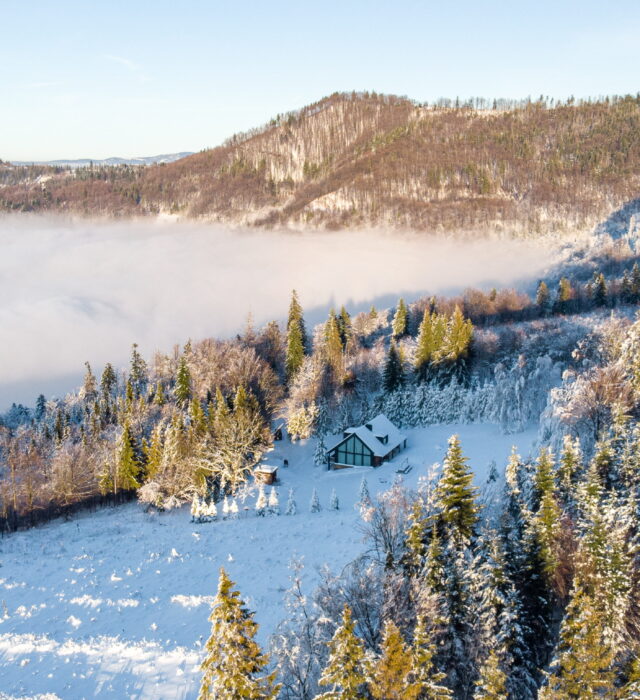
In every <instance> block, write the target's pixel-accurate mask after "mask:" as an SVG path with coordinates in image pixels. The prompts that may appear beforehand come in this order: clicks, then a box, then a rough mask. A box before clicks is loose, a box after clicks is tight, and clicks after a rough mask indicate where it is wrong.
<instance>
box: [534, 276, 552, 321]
mask: <svg viewBox="0 0 640 700" xmlns="http://www.w3.org/2000/svg"><path fill="white" fill-rule="evenodd" d="M549 298H550V295H549V287H547V283H546V282H545V281H544V280H541V281H540V284H538V291H537V292H536V306H537V307H538V309H539V310H540V313H542V314H546V313H547V312H548V311H549Z"/></svg>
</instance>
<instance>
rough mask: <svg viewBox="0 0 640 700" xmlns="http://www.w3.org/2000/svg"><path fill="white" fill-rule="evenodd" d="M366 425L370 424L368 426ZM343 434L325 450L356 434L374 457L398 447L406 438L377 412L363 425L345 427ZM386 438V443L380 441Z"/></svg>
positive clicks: (329, 450) (386, 453)
mask: <svg viewBox="0 0 640 700" xmlns="http://www.w3.org/2000/svg"><path fill="white" fill-rule="evenodd" d="M367 426H371V428H368V427H367ZM344 432H345V436H343V437H341V438H340V439H338V440H336V442H335V443H334V444H333V445H332V446H331V447H330V448H329V449H328V450H327V452H331V451H332V450H335V448H336V447H337V446H338V445H339V444H340V443H342V442H344V441H345V440H346V439H347V438H348V437H349V436H350V435H357V436H358V438H360V440H361V441H362V442H363V443H364V444H365V445H366V446H367V447H368V448H369V449H370V450H371V452H373V454H374V456H376V457H384V456H385V455H388V454H389V452H391V450H393V449H395V448H396V447H398V445H400V444H402V442H404V440H405V439H406V436H405V435H402V434H401V433H400V431H399V430H398V429H397V428H396V426H395V425H394V424H393V423H392V422H391V421H390V420H389V419H388V418H387V417H386V416H385V415H384V414H382V413H379V414H378V415H377V416H376V417H375V418H373V419H372V420H370V421H367V423H365V424H364V425H359V426H357V427H355V428H347V429H346V430H345V431H344ZM385 437H386V438H387V441H386V443H384V442H382V441H383V440H384V438H385Z"/></svg>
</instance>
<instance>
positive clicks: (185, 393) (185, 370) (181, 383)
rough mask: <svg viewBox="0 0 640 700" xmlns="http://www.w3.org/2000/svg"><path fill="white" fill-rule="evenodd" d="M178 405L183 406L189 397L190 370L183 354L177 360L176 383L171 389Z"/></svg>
mask: <svg viewBox="0 0 640 700" xmlns="http://www.w3.org/2000/svg"><path fill="white" fill-rule="evenodd" d="M173 393H174V396H175V397H176V403H177V404H178V406H180V407H182V408H184V407H186V406H187V404H188V403H189V400H190V399H191V372H190V371H189V366H188V365H187V360H186V358H185V356H184V355H182V357H181V358H180V361H179V362H178V372H177V374H176V385H175V388H174V390H173Z"/></svg>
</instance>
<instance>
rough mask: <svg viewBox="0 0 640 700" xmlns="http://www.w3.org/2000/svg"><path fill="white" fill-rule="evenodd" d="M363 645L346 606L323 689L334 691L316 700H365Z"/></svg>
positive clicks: (336, 632)
mask: <svg viewBox="0 0 640 700" xmlns="http://www.w3.org/2000/svg"><path fill="white" fill-rule="evenodd" d="M364 661H365V653H364V644H363V642H362V640H360V639H359V638H358V637H357V636H356V633H355V625H354V622H353V619H352V616H351V609H350V608H349V606H347V605H345V607H344V611H343V613H342V623H341V624H340V626H339V627H338V629H337V630H336V631H335V634H334V635H333V639H332V640H331V641H330V642H329V660H328V663H327V666H326V668H325V669H324V671H323V672H322V676H321V677H320V680H319V681H318V682H319V684H320V685H323V686H331V690H330V691H328V692H326V693H322V694H321V695H318V696H316V700H363V698H364V697H366V696H365V695H364V686H365V682H366V677H365V669H364Z"/></svg>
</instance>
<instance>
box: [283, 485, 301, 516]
mask: <svg viewBox="0 0 640 700" xmlns="http://www.w3.org/2000/svg"><path fill="white" fill-rule="evenodd" d="M297 512H298V506H297V505H296V501H295V498H294V496H293V489H289V498H288V499H287V509H286V510H285V512H284V514H285V515H295V514H296V513H297Z"/></svg>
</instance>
